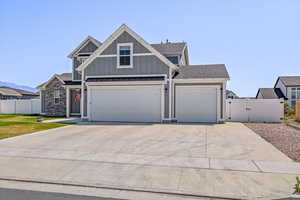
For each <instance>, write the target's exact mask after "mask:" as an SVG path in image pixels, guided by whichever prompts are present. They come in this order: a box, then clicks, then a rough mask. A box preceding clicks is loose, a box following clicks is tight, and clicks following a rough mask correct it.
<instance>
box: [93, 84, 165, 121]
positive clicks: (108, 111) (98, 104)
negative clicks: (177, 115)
mask: <svg viewBox="0 0 300 200" xmlns="http://www.w3.org/2000/svg"><path fill="white" fill-rule="evenodd" d="M161 88H162V86H161V85H153V86H152V85H151V86H91V87H90V90H89V92H90V95H89V96H90V119H91V121H122V122H160V121H161V116H162V114H161V110H162V108H161V107H162V105H161V104H162V103H161V102H162V99H161V98H162V95H161V93H162V90H161Z"/></svg>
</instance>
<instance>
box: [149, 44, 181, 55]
mask: <svg viewBox="0 0 300 200" xmlns="http://www.w3.org/2000/svg"><path fill="white" fill-rule="evenodd" d="M151 46H152V47H153V48H154V49H156V50H157V51H158V52H159V53H161V54H165V55H168V54H169V55H172V54H176V55H177V54H181V53H182V51H183V49H184V47H185V46H186V43H185V42H174V43H173V42H168V43H160V44H151Z"/></svg>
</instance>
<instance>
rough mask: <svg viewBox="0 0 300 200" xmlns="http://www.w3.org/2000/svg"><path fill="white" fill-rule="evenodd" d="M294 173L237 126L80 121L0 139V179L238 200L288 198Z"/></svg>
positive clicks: (296, 168) (265, 145)
mask: <svg viewBox="0 0 300 200" xmlns="http://www.w3.org/2000/svg"><path fill="white" fill-rule="evenodd" d="M295 174H300V166H299V165H298V164H296V163H293V162H291V160H290V159H289V158H288V157H286V156H285V155H284V154H283V153H281V152H280V151H279V150H277V149H276V148H275V147H273V146H272V145H271V144H270V143H268V142H266V141H265V140H263V139H262V138H260V137H259V136H258V135H257V134H255V133H254V132H253V131H251V130H250V129H248V128H247V127H246V126H244V125H243V124H241V123H226V124H215V125H197V124H193V125H187V124H186V125H177V124H176V125H168V124H154V125H146V124H144V125H143V124H111V125H109V124H101V123H99V124H88V123H87V124H81V125H72V126H69V127H63V128H59V129H53V130H48V131H43V132H40V133H34V134H30V135H23V136H19V137H14V138H9V139H5V140H1V141H0V180H1V178H2V179H6V180H9V179H14V180H26V181H33V182H34V181H38V182H45V183H46V182H49V183H50V182H51V183H60V184H62V183H63V184H78V185H82V186H93V187H95V186H97V187H109V188H116V189H127V190H143V191H155V192H165V193H174V194H191V195H205V196H218V197H230V198H233V197H236V198H241V197H258V196H259V197H261V196H263V197H270V196H274V195H275V196H276V195H277V196H278V195H279V196H280V195H285V194H288V192H291V191H292V186H293V184H294V182H295ZM112 197H113V196H112ZM117 198H121V197H120V196H117Z"/></svg>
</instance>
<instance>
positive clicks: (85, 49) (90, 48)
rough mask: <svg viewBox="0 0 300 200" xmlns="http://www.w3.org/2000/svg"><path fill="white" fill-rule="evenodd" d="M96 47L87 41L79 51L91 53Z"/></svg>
mask: <svg viewBox="0 0 300 200" xmlns="http://www.w3.org/2000/svg"><path fill="white" fill-rule="evenodd" d="M97 48H98V47H97V46H96V45H95V44H94V43H92V42H89V43H87V44H86V45H85V46H84V47H83V48H82V49H80V51H79V53H91V52H94V51H95V50H96V49H97Z"/></svg>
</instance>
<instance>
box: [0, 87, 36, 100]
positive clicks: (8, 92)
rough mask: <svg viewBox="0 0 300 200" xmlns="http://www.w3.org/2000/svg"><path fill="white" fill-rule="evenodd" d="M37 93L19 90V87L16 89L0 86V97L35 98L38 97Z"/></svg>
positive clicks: (6, 98)
mask: <svg viewBox="0 0 300 200" xmlns="http://www.w3.org/2000/svg"><path fill="white" fill-rule="evenodd" d="M38 97H39V94H36V93H33V92H30V91H26V90H21V89H16V88H10V87H5V86H0V99H2V100H3V99H5V100H8V99H35V98H38Z"/></svg>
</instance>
